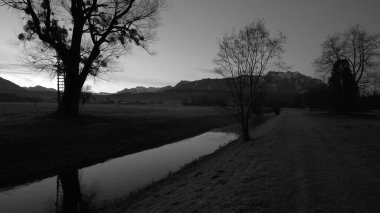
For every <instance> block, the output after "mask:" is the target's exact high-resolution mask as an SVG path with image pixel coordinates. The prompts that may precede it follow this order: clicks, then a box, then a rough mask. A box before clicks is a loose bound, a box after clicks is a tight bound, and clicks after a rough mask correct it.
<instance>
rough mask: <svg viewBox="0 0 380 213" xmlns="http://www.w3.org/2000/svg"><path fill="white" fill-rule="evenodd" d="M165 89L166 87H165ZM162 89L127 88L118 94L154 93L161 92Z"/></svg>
mask: <svg viewBox="0 0 380 213" xmlns="http://www.w3.org/2000/svg"><path fill="white" fill-rule="evenodd" d="M164 88H165V87H164ZM161 89H162V88H160V87H142V86H138V87H135V88H131V89H128V88H125V89H123V90H121V91H119V92H117V93H154V92H159V91H160V90H161Z"/></svg>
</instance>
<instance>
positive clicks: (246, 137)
mask: <svg viewBox="0 0 380 213" xmlns="http://www.w3.org/2000/svg"><path fill="white" fill-rule="evenodd" d="M248 123H249V122H248V118H244V119H243V121H242V132H243V140H244V141H249V140H251V137H250V136H249V125H248Z"/></svg>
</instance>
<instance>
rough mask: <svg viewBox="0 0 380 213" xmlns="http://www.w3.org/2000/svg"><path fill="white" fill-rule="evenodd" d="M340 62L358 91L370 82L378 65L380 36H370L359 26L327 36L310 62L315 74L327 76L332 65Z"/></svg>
mask: <svg viewBox="0 0 380 213" xmlns="http://www.w3.org/2000/svg"><path fill="white" fill-rule="evenodd" d="M341 59H344V60H346V61H347V62H348V63H349V66H350V70H351V72H352V75H353V77H354V79H355V81H356V83H357V84H358V85H359V86H360V88H361V89H362V90H365V88H366V87H368V86H369V85H370V84H371V83H372V82H373V77H374V76H375V75H376V74H375V73H376V72H379V65H380V34H371V33H369V32H367V31H366V30H365V29H364V28H363V27H361V26H360V25H354V26H351V27H350V28H349V29H348V30H346V31H345V32H343V33H335V34H334V35H332V36H329V37H327V39H326V41H324V42H323V44H322V54H321V56H320V57H319V58H317V59H316V60H315V62H314V64H315V66H316V67H317V71H319V72H321V73H323V74H324V75H327V76H329V75H331V72H332V70H333V67H334V64H335V63H336V62H337V61H339V60H341Z"/></svg>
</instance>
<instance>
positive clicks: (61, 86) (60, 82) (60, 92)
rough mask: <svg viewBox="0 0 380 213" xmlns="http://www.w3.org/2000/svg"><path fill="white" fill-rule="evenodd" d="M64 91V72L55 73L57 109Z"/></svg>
mask: <svg viewBox="0 0 380 213" xmlns="http://www.w3.org/2000/svg"><path fill="white" fill-rule="evenodd" d="M64 91H65V72H57V104H58V108H59V107H60V106H61V103H62V96H63V92H64Z"/></svg>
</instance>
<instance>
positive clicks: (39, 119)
mask: <svg viewBox="0 0 380 213" xmlns="http://www.w3.org/2000/svg"><path fill="white" fill-rule="evenodd" d="M55 109H56V105H55V104H47V103H46V104H42V103H41V104H40V103H39V104H36V105H33V104H27V103H0V187H5V186H10V185H15V184H19V183H22V182H24V181H30V180H33V179H38V178H42V177H46V176H49V175H53V174H55V173H57V172H59V171H61V170H64V169H69V168H74V167H75V168H78V167H83V166H87V165H90V164H93V163H97V162H102V161H105V160H107V159H110V158H113V157H118V156H122V155H125V154H129V153H134V152H138V151H141V150H144V149H148V148H153V147H157V146H160V145H163V144H167V143H171V142H174V141H177V140H180V139H183V138H186V137H190V136H193V135H196V134H198V133H201V132H204V131H207V130H210V129H213V128H217V127H222V126H225V125H227V124H230V123H232V122H234V120H233V119H231V118H229V117H227V116H225V114H224V112H223V111H222V110H221V109H219V108H213V107H182V106H125V105H86V106H83V107H82V108H81V116H80V117H79V118H76V119H74V120H73V119H72V120H67V119H62V118H61V119H59V118H56V117H55V116H54V115H53V112H54V111H55Z"/></svg>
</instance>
